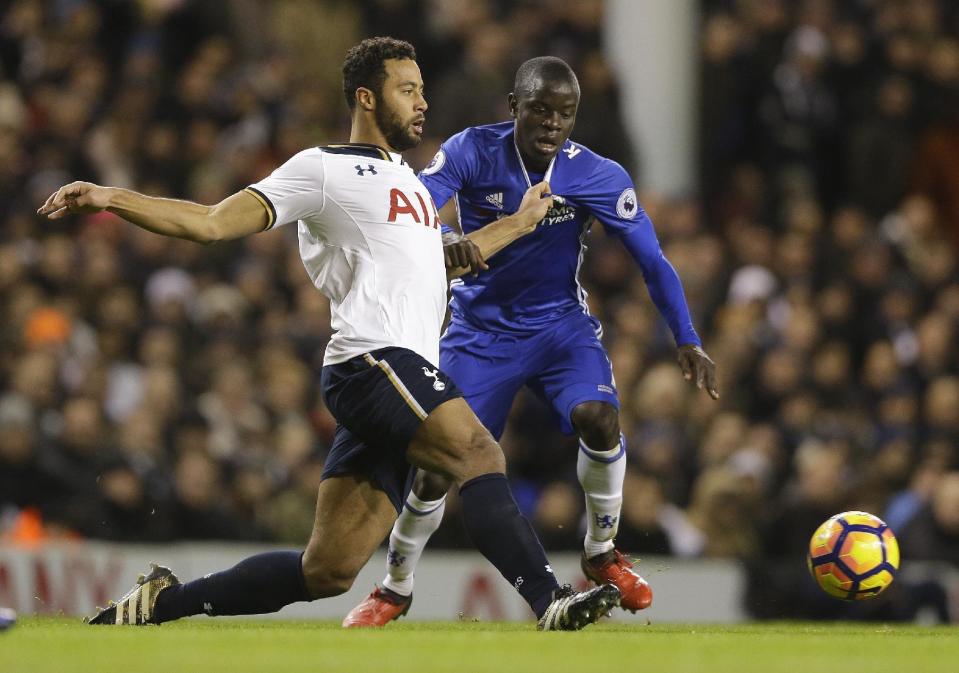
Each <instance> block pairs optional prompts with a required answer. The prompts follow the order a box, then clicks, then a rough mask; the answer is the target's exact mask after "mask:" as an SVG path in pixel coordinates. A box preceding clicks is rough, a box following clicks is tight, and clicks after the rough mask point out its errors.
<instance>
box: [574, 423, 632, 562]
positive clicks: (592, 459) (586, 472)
mask: <svg viewBox="0 0 959 673" xmlns="http://www.w3.org/2000/svg"><path fill="white" fill-rule="evenodd" d="M576 475H577V476H578V477H579V483H580V484H581V485H582V486H583V492H584V493H585V495H586V539H585V541H584V543H583V547H584V548H585V550H586V558H593V557H594V556H597V555H599V554H602V553H604V552H608V551H610V550H612V549H613V538H614V537H616V531H617V530H618V529H619V510H620V508H621V507H622V505H623V479H624V478H625V476H626V441H625V439H623V436H622V435H620V441H619V443H618V444H616V446H614V447H613V448H611V449H610V450H609V451H593V450H592V449H590V448H589V447H588V446H586V444H584V443H583V441H582V440H580V442H579V457H578V458H577V459H576Z"/></svg>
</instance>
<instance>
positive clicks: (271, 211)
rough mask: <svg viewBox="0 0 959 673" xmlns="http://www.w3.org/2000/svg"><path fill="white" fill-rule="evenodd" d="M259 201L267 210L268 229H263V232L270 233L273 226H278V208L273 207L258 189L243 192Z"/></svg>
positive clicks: (248, 189) (252, 188) (250, 188)
mask: <svg viewBox="0 0 959 673" xmlns="http://www.w3.org/2000/svg"><path fill="white" fill-rule="evenodd" d="M243 191H244V192H246V193H247V194H249V195H250V196H252V197H253V198H255V199H256V200H257V201H259V202H260V203H261V204H262V205H263V207H264V208H266V219H267V223H266V227H264V228H263V231H268V230H269V229H272V228H273V225H274V224H276V207H275V206H274V205H273V202H272V201H270V199H269V197H267V195H266V194H264V193H263V192H261V191H260V190H259V189H257V188H256V187H247V188H246V189H244V190H243Z"/></svg>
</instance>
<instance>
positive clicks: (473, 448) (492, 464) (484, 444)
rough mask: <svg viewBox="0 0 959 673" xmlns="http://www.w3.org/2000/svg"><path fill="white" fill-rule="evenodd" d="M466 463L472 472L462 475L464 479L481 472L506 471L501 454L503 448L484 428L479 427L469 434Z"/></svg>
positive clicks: (503, 457)
mask: <svg viewBox="0 0 959 673" xmlns="http://www.w3.org/2000/svg"><path fill="white" fill-rule="evenodd" d="M466 464H467V465H469V466H470V468H471V469H470V471H471V472H472V474H469V475H464V477H465V479H464V481H465V480H466V479H471V478H473V477H478V476H480V475H481V474H489V473H491V472H503V473H505V472H506V457H505V456H504V455H503V449H501V448H500V445H499V444H497V443H496V440H495V439H493V436H492V435H491V434H490V433H489V432H488V431H487V430H486V428H483V427H480V428H478V429H477V430H476V431H475V432H473V433H472V434H471V436H470V445H469V451H468V458H467V461H466Z"/></svg>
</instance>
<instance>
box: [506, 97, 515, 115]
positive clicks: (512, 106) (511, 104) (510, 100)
mask: <svg viewBox="0 0 959 673" xmlns="http://www.w3.org/2000/svg"><path fill="white" fill-rule="evenodd" d="M506 104H507V105H508V106H509V116H510V117H512V118H513V119H516V96H514V95H513V92H512V91H510V92H509V93H508V94H507V95H506Z"/></svg>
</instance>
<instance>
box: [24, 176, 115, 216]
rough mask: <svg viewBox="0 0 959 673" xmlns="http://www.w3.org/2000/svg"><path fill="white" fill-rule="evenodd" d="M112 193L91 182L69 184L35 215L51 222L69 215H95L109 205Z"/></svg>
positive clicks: (108, 189) (49, 199)
mask: <svg viewBox="0 0 959 673" xmlns="http://www.w3.org/2000/svg"><path fill="white" fill-rule="evenodd" d="M112 191H113V189H112V188H111V187H101V186H99V185H95V184H93V183H92V182H71V183H70V184H69V185H64V186H63V187H61V188H60V189H58V190H57V191H55V192H54V193H53V194H51V195H50V198H48V199H47V200H46V202H45V203H44V204H43V205H42V206H40V207H39V208H38V209H37V213H38V214H39V215H46V216H47V217H48V218H50V219H51V220H56V219H59V218H61V217H63V216H64V215H68V214H71V213H96V212H99V211H101V210H103V209H104V208H106V207H107V206H109V205H110V194H111V192H112Z"/></svg>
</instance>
